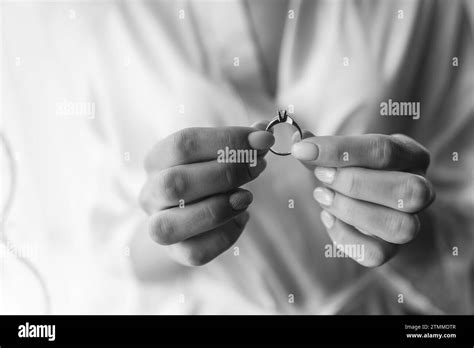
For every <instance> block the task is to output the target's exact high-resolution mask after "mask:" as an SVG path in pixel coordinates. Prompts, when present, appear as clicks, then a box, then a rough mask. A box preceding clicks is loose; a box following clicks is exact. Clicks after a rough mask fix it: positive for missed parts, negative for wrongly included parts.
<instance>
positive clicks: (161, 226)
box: [150, 214, 175, 245]
mask: <svg viewBox="0 0 474 348" xmlns="http://www.w3.org/2000/svg"><path fill="white" fill-rule="evenodd" d="M174 234H175V233H174V227H173V224H172V223H171V221H170V220H169V219H168V218H166V217H164V216H162V214H157V215H155V216H154V217H152V218H151V221H150V236H151V239H153V240H154V241H155V242H156V243H158V244H161V245H170V244H173V243H174Z"/></svg>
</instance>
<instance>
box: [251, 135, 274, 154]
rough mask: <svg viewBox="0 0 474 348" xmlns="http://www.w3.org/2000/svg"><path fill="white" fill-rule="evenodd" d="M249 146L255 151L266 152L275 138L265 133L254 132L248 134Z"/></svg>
mask: <svg viewBox="0 0 474 348" xmlns="http://www.w3.org/2000/svg"><path fill="white" fill-rule="evenodd" d="M248 141H249V145H250V147H251V148H252V149H255V150H267V149H269V148H270V147H271V146H272V145H273V144H274V143H275V137H274V136H273V134H272V133H270V132H267V131H256V132H252V133H250V134H249V137H248Z"/></svg>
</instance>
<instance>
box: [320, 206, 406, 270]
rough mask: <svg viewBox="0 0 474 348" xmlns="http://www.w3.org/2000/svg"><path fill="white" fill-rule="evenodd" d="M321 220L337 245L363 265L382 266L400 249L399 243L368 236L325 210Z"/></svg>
mask: <svg viewBox="0 0 474 348" xmlns="http://www.w3.org/2000/svg"><path fill="white" fill-rule="evenodd" d="M321 221H322V222H323V224H324V226H325V227H326V230H327V232H328V234H329V237H330V238H331V240H332V241H333V242H334V244H335V246H336V247H337V248H338V249H339V250H342V251H343V252H344V253H345V254H346V255H347V256H348V257H351V258H352V259H353V260H355V261H357V262H358V263H360V264H361V265H362V266H365V267H378V266H381V265H383V264H384V263H385V262H387V261H388V260H390V259H391V258H392V257H393V256H394V255H395V254H396V252H397V250H398V246H397V245H395V244H391V243H387V242H384V241H383V240H381V239H379V238H375V237H369V236H366V235H364V234H362V233H360V232H359V231H357V230H356V229H355V228H354V227H352V226H350V225H348V224H346V223H345V222H343V221H341V220H339V219H337V218H335V217H334V216H333V215H332V214H330V213H329V212H327V211H325V210H323V211H322V212H321Z"/></svg>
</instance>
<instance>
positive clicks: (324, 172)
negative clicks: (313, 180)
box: [314, 167, 336, 184]
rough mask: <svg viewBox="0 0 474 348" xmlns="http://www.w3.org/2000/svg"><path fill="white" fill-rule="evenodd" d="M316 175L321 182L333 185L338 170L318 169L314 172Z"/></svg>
mask: <svg viewBox="0 0 474 348" xmlns="http://www.w3.org/2000/svg"><path fill="white" fill-rule="evenodd" d="M314 175H316V177H317V178H318V180H319V181H322V182H324V183H326V184H332V183H333V181H334V177H335V176H336V169H335V168H327V167H316V169H315V170H314Z"/></svg>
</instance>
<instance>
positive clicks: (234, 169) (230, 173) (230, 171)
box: [223, 164, 241, 187]
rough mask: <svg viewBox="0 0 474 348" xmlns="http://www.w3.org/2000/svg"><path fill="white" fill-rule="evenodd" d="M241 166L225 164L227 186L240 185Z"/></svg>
mask: <svg viewBox="0 0 474 348" xmlns="http://www.w3.org/2000/svg"><path fill="white" fill-rule="evenodd" d="M239 167H240V166H237V165H230V164H225V165H224V168H223V171H224V177H225V179H226V186H227V187H236V186H239V178H240V176H241V173H240V172H239Z"/></svg>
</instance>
